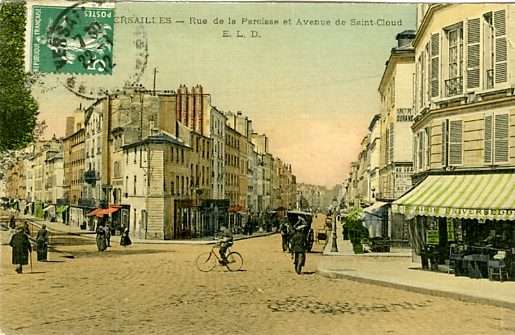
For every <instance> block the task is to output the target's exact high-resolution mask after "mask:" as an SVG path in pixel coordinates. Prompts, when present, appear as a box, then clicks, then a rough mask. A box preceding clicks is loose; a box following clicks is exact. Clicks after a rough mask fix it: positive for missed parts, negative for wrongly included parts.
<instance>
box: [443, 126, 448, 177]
mask: <svg viewBox="0 0 515 335" xmlns="http://www.w3.org/2000/svg"><path fill="white" fill-rule="evenodd" d="M446 166H447V121H443V122H442V167H446Z"/></svg>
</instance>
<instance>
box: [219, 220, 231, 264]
mask: <svg viewBox="0 0 515 335" xmlns="http://www.w3.org/2000/svg"><path fill="white" fill-rule="evenodd" d="M220 232H221V235H220V257H221V258H222V264H226V263H227V258H226V257H225V252H226V251H227V249H228V248H229V247H230V246H231V245H232V244H233V240H234V238H233V236H232V233H231V231H230V230H229V229H227V227H226V226H220Z"/></svg>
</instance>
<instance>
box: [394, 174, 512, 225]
mask: <svg viewBox="0 0 515 335" xmlns="http://www.w3.org/2000/svg"><path fill="white" fill-rule="evenodd" d="M392 212H394V213H400V214H404V215H406V216H407V217H408V218H412V217H414V216H416V215H420V216H436V217H449V218H462V219H484V220H486V219H490V220H515V174H512V173H500V174H475V175H447V176H428V177H427V178H426V179H425V180H424V181H423V182H421V183H420V184H419V185H418V186H417V187H415V188H414V189H413V190H411V191H410V192H408V193H407V194H405V195H404V196H403V197H401V198H399V199H397V200H395V201H394V202H393V203H392Z"/></svg>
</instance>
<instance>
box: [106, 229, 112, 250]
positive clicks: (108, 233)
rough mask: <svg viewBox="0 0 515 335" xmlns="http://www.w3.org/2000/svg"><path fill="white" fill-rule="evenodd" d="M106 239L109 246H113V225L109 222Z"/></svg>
mask: <svg viewBox="0 0 515 335" xmlns="http://www.w3.org/2000/svg"><path fill="white" fill-rule="evenodd" d="M106 241H107V247H110V246H111V226H110V224H109V223H108V224H107V228H106Z"/></svg>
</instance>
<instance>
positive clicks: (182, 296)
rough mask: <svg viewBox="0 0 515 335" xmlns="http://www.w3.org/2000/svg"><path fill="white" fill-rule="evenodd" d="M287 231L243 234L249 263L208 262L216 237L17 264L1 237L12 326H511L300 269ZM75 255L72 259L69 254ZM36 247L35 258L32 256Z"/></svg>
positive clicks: (65, 330) (504, 319) (39, 329)
mask: <svg viewBox="0 0 515 335" xmlns="http://www.w3.org/2000/svg"><path fill="white" fill-rule="evenodd" d="M280 239H281V237H280V235H279V234H275V235H271V236H267V237H259V238H252V239H247V240H241V241H236V242H235V245H234V246H233V249H234V250H235V251H238V252H240V253H241V254H242V256H243V258H244V265H243V268H242V270H241V271H238V272H229V271H228V270H227V269H226V268H222V267H218V266H217V267H216V268H215V269H214V270H213V271H212V272H208V273H202V272H200V271H199V270H198V269H197V268H196V266H195V258H196V256H197V255H198V254H200V253H201V252H204V251H209V250H210V249H211V246H209V245H179V244H154V245H150V244H133V245H131V246H129V247H121V246H119V245H118V243H114V244H113V246H112V248H109V249H108V250H107V251H105V252H98V251H97V249H96V246H95V245H83V246H71V247H60V248H59V250H60V251H61V252H59V253H57V252H53V253H51V254H50V260H51V261H50V262H47V263H38V262H36V263H35V264H34V265H33V267H32V271H31V267H30V265H28V266H25V267H24V273H23V274H21V275H19V274H17V273H16V272H15V271H14V266H13V265H11V264H10V262H11V250H10V249H11V248H10V247H9V246H5V245H4V246H2V249H1V252H2V255H1V256H2V266H1V276H2V285H1V297H2V304H1V315H2V320H1V322H2V324H1V330H2V332H3V333H5V334H20V335H21V334H39V335H41V334H172V333H178V334H315V333H317V334H343V333H348V334H364V333H373V334H388V333H389V334H431V333H433V334H434V333H438V334H494V333H495V334H513V333H514V332H515V311H513V310H508V309H503V308H497V307H491V306H486V305H480V304H474V303H464V302H460V301H456V300H450V299H446V298H439V297H433V296H427V295H422V294H418V293H412V292H407V291H401V290H396V289H390V288H385V287H380V286H374V285H369V284H364V283H358V282H354V281H348V280H342V279H329V278H325V277H322V276H319V275H316V274H315V270H316V268H317V264H318V262H319V260H320V259H321V257H322V254H321V251H322V248H323V244H316V243H315V245H314V253H310V254H308V256H307V262H306V267H305V268H304V269H303V274H302V275H297V274H295V271H294V268H293V264H292V261H291V259H290V256H289V254H286V253H283V252H282V251H281V242H280ZM71 256H73V257H74V258H71ZM35 257H36V255H35V253H33V254H32V258H33V259H35Z"/></svg>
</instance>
